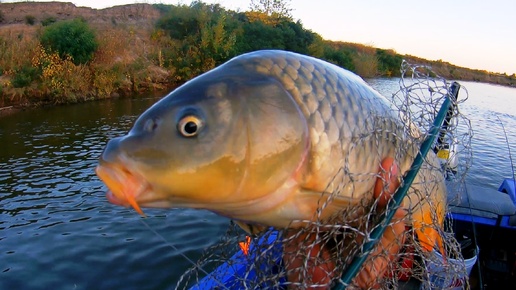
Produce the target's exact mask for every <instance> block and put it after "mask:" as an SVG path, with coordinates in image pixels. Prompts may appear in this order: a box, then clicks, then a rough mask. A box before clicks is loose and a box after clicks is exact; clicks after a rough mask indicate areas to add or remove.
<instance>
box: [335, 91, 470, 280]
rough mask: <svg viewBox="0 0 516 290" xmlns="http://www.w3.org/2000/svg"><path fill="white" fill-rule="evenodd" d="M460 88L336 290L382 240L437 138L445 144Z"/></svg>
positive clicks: (444, 106) (450, 94)
mask: <svg viewBox="0 0 516 290" xmlns="http://www.w3.org/2000/svg"><path fill="white" fill-rule="evenodd" d="M459 88H460V85H459V84H458V83H457V82H453V83H452V86H451V88H450V90H448V94H447V97H446V98H445V100H444V102H443V104H442V105H441V108H440V109H439V112H438V113H437V116H436V117H435V119H434V123H433V125H432V127H431V128H430V131H429V134H428V136H427V137H426V138H425V140H424V141H423V143H422V144H421V146H420V150H419V154H417V156H416V158H415V159H414V162H413V163H412V166H411V167H410V169H409V170H408V172H407V174H406V175H405V177H404V178H403V183H402V186H401V187H399V188H398V190H396V192H395V193H394V195H393V198H392V199H391V200H390V201H389V205H388V206H387V211H386V212H385V213H384V214H383V215H382V216H381V217H380V221H381V222H380V223H379V226H378V227H376V228H374V229H373V231H372V232H371V234H370V236H369V239H370V241H368V242H366V243H365V244H364V246H363V254H362V255H359V256H356V257H355V258H354V259H353V261H351V264H350V265H349V267H348V268H347V269H346V271H344V273H342V276H341V281H340V283H339V284H338V285H336V286H335V287H334V288H333V289H334V290H343V289H344V287H347V286H348V285H349V284H350V283H351V281H352V280H353V279H354V278H355V276H356V275H357V274H358V272H359V271H360V269H361V267H362V265H363V264H364V262H365V261H366V260H367V257H368V256H369V253H370V252H371V251H372V250H373V249H374V247H375V246H376V244H377V243H378V241H379V240H380V239H381V237H382V235H383V233H384V232H385V229H386V228H387V226H388V225H389V224H390V222H391V221H392V218H393V216H394V213H395V212H396V210H397V209H398V208H399V207H400V205H401V202H402V201H403V199H404V198H405V196H406V195H407V192H408V190H409V188H410V186H411V185H412V182H413V181H414V179H415V177H416V175H417V173H418V171H419V169H420V168H421V165H423V162H424V160H425V158H426V155H427V154H428V152H429V151H430V150H431V149H432V146H433V145H434V142H435V139H436V138H437V136H438V135H439V137H440V139H442V140H441V141H439V140H438V142H444V141H443V140H444V134H445V133H444V132H445V130H446V128H447V127H448V126H449V124H450V120H451V117H452V116H453V111H454V109H455V104H456V101H457V96H458V93H459Z"/></svg>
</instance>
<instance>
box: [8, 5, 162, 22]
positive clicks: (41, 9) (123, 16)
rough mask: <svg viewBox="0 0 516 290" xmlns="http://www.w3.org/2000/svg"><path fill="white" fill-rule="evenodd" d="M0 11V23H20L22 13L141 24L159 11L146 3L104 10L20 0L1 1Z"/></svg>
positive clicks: (42, 17)
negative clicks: (1, 16)
mask: <svg viewBox="0 0 516 290" xmlns="http://www.w3.org/2000/svg"><path fill="white" fill-rule="evenodd" d="M0 11H1V12H2V14H3V16H4V17H3V18H4V19H3V21H2V22H1V23H0V25H5V24H16V23H24V22H25V19H26V16H28V15H30V16H33V17H34V18H35V23H39V22H41V21H42V20H44V19H47V18H49V17H53V18H55V19H56V20H67V19H74V18H77V17H81V18H83V19H85V20H87V21H88V22H90V23H102V22H116V21H121V22H124V23H142V22H149V21H154V20H156V19H158V18H159V17H160V12H159V11H158V10H157V9H155V8H154V7H153V6H152V5H150V4H129V5H122V6H114V7H110V8H105V9H93V8H89V7H77V6H75V5H74V4H72V3H65V2H20V3H1V4H0Z"/></svg>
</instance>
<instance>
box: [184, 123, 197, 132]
mask: <svg viewBox="0 0 516 290" xmlns="http://www.w3.org/2000/svg"><path fill="white" fill-rule="evenodd" d="M184 130H185V132H186V133H187V134H189V135H192V134H195V133H196V132H197V124H196V123H195V122H193V121H190V122H187V123H186V124H185V127H184Z"/></svg>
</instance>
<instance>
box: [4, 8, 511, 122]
mask: <svg viewBox="0 0 516 290" xmlns="http://www.w3.org/2000/svg"><path fill="white" fill-rule="evenodd" d="M199 6H200V7H190V6H188V5H182V6H181V5H180V6H174V5H164V4H154V5H151V4H129V5H121V6H114V7H110V8H104V9H93V8H88V7H77V6H75V5H74V4H72V3H65V2H19V3H2V4H1V5H0V49H1V50H2V53H1V54H0V115H5V114H6V113H7V112H8V111H13V110H18V109H20V108H25V107H38V106H47V105H56V104H67V103H75V102H84V101H89V100H97V99H105V98H116V97H126V96H134V95H136V94H139V93H144V92H151V91H162V90H164V89H168V88H173V87H176V86H178V85H180V84H182V83H184V82H186V81H187V80H189V79H191V78H193V77H194V76H196V75H198V74H200V73H202V72H205V71H207V70H209V69H212V68H213V67H215V66H217V65H219V64H221V63H223V62H225V61H226V60H227V59H229V58H231V57H233V56H234V55H238V54H241V53H243V52H246V51H252V50H256V49H260V48H279V49H286V50H293V51H297V52H300V53H303V54H309V55H312V56H314V57H317V58H321V59H324V60H327V61H329V62H332V63H334V64H336V65H339V66H341V67H344V68H347V69H349V70H351V71H353V72H355V73H356V74H358V75H360V76H361V77H363V78H371V77H373V78H374V77H397V76H399V64H400V63H401V60H402V59H406V60H407V61H409V62H411V63H413V64H421V65H427V66H429V67H431V69H432V71H433V72H435V73H436V74H437V75H439V76H440V77H443V78H445V79H449V80H459V81H461V80H462V81H474V82H483V83H490V84H498V85H503V86H509V87H515V86H516V75H515V74H513V75H506V74H497V73H490V72H487V71H484V70H473V69H468V68H463V67H458V66H455V65H453V64H450V63H448V62H445V61H441V60H438V61H430V60H426V59H422V58H418V57H415V56H410V55H399V54H397V53H396V52H395V51H392V50H383V49H378V48H374V47H371V46H367V45H362V44H356V43H347V42H334V41H327V40H324V39H322V38H321V37H320V36H319V35H318V34H317V33H315V32H311V31H309V30H306V29H304V28H303V27H302V25H301V24H300V23H296V22H293V20H291V19H288V18H277V19H276V18H271V16H267V15H264V14H260V12H235V11H230V10H225V9H224V8H222V7H220V6H217V5H212V6H209V5H207V4H201V5H199ZM205 7H208V8H209V7H212V8H216V9H211V8H210V9H206V10H205V13H212V12H210V11H219V12H217V13H219V14H220V15H215V14H214V15H210V16H209V17H212V20H211V23H219V22H220V21H226V22H227V23H224V26H222V27H223V29H226V31H225V32H224V33H225V34H222V35H223V36H224V35H225V36H224V37H226V38H222V39H215V37H216V36H214V35H215V33H214V32H213V31H209V32H210V33H211V34H207V35H211V36H210V37H212V39H205V40H203V41H205V42H206V43H207V44H208V46H206V47H201V45H202V44H199V42H200V40H199V39H200V37H205V36H201V35H199V34H195V33H197V32H196V31H197V30H198V29H199V28H195V29H191V30H189V32H188V31H187V33H194V34H191V35H183V36H175V34H177V33H175V30H174V29H173V28H170V27H171V25H178V24H177V23H181V21H175V20H174V17H176V18H178V17H179V18H181V17H193V18H192V19H193V20H195V21H197V22H199V21H200V20H199V19H197V20H196V19H194V18H195V17H198V16H195V15H197V14H195V13H193V12H192V11H193V10H195V9H201V10H202V9H204V8H205ZM174 11H176V12H174ZM206 11H207V12H206ZM174 13H175V14H174ZM213 13H215V12H213ZM221 15H222V16H221ZM76 18H80V19H82V20H83V21H85V22H86V23H87V24H88V25H89V26H90V27H91V28H92V29H93V30H94V31H95V33H96V39H97V41H98V43H99V48H98V50H97V51H96V52H95V55H94V57H93V59H92V60H91V61H89V62H88V63H86V64H72V63H71V62H70V61H69V60H68V61H67V60H66V59H62V60H59V58H57V57H54V56H53V55H54V54H53V53H55V52H52V51H50V50H48V49H44V50H42V48H41V45H40V43H39V42H40V41H39V37H40V35H41V33H42V32H43V31H45V29H47V26H49V25H52V24H53V23H59V22H63V21H67V20H72V19H76ZM167 21H168V22H167ZM217 21H219V22H217ZM183 22H184V21H183ZM206 25H208V27H212V26H209V25H213V24H209V23H208V24H206ZM231 26H233V27H235V26H239V28H238V29H237V30H229V29H230V27H231ZM196 29H197V30H196ZM205 29H206V28H205ZM208 29H215V27H214V26H213V27H212V28H208ZM248 30H249V31H250V32H246V31H248ZM256 31H260V33H261V34H262V35H263V36H261V37H263V38H262V39H255V34H253V33H256ZM246 33H247V34H246ZM292 33H296V35H294V36H292ZM174 37H179V38H174ZM246 37H247V38H246ZM283 38H284V39H283ZM228 41H233V42H232V43H231V45H232V46H231V47H229V46H228ZM260 41H261V42H262V43H263V45H264V46H259V45H260V44H257V43H255V42H260ZM280 41H286V42H283V43H282V42H280ZM303 41H304V42H303ZM217 45H218V46H219V47H216V46H217ZM226 46H228V47H226ZM185 48H189V49H188V50H184V49H185ZM203 51H204V52H203ZM202 53H204V55H202ZM38 57H39V59H37V60H35V58H38ZM35 62H36V63H38V64H37V65H36V64H35ZM50 68H52V70H50ZM66 71H68V72H66Z"/></svg>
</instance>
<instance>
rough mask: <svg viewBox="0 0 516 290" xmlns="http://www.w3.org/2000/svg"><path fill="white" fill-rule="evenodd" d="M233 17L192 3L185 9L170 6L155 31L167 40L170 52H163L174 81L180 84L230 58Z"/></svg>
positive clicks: (208, 5)
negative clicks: (162, 32) (172, 72)
mask: <svg viewBox="0 0 516 290" xmlns="http://www.w3.org/2000/svg"><path fill="white" fill-rule="evenodd" d="M232 19H233V17H232V16H231V15H228V12H227V11H225V10H224V9H223V8H222V7H221V6H220V5H218V4H213V5H212V4H205V3H202V2H200V1H196V2H192V4H190V5H189V6H187V5H180V6H172V8H171V9H170V11H169V12H168V13H167V15H166V16H164V17H162V18H161V19H160V20H159V21H158V23H157V25H156V26H157V28H158V29H161V30H163V31H165V32H166V33H167V34H168V35H169V37H170V39H171V42H172V43H171V45H170V51H164V52H163V54H164V55H165V57H166V58H167V60H164V62H165V63H169V65H171V66H172V67H171V68H172V69H174V70H175V74H176V79H177V80H178V81H183V80H187V79H190V78H192V77H194V76H196V75H199V74H200V73H202V72H204V71H207V70H209V69H212V68H214V67H215V66H216V65H218V64H220V63H222V62H224V61H226V60H227V59H228V58H229V57H230V56H232V55H234V44H235V41H236V32H235V30H234V27H236V24H235V23H233V22H234V21H233V20H232Z"/></svg>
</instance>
